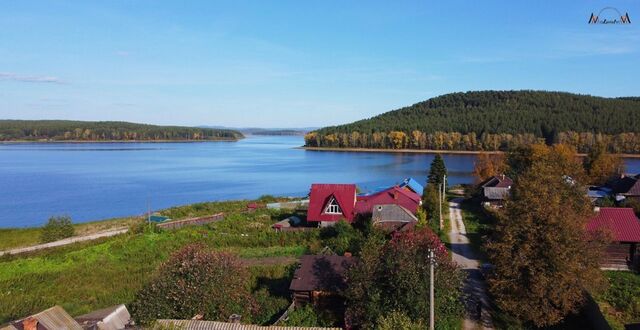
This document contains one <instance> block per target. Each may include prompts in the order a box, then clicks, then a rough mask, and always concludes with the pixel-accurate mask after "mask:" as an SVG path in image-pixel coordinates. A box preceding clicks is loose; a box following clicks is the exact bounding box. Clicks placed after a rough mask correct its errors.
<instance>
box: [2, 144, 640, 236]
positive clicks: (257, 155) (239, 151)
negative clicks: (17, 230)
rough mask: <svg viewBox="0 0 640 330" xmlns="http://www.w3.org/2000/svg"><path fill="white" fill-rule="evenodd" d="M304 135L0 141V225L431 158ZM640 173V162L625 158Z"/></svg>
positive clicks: (370, 184)
mask: <svg viewBox="0 0 640 330" xmlns="http://www.w3.org/2000/svg"><path fill="white" fill-rule="evenodd" d="M302 143H303V140H302V138H301V137H249V138H246V139H244V140H241V141H239V142H235V143H234V142H212V143H131V144H129V143H126V144H123V143H120V144H119V143H90V144H4V145H2V144H0V227H24V226H34V225H41V224H42V223H44V222H45V221H46V219H47V218H48V217H49V216H52V215H63V214H67V215H70V216H71V217H72V218H73V220H74V221H75V222H84V221H91V220H98V219H105V218H112V217H120V216H127V215H138V214H142V213H144V212H146V210H147V207H148V205H149V204H150V205H151V208H152V209H155V210H157V209H162V208H167V207H170V206H175V205H181V204H189V203H194V202H200V201H211V200H226V199H244V198H256V197H259V196H260V195H264V194H272V195H280V196H304V195H306V194H307V193H308V191H309V186H310V185H311V183H314V182H326V183H356V184H358V186H359V187H360V188H361V189H362V190H364V191H366V190H373V189H376V188H378V187H381V186H385V185H390V184H394V183H397V182H398V181H400V180H401V179H402V178H404V177H408V176H412V177H414V178H416V179H419V180H420V181H421V182H423V181H425V180H426V171H427V168H428V166H429V163H430V162H431V160H432V159H433V155H426V154H385V153H351V152H317V151H316V152H314V151H304V150H299V149H294V147H297V146H300V145H302ZM444 159H445V162H446V164H447V168H448V170H449V178H450V180H449V182H450V183H451V184H456V183H467V182H471V181H472V177H471V175H470V172H471V170H472V168H473V160H474V156H471V155H445V156H444ZM627 170H628V171H629V172H640V160H635V159H634V160H628V161H627Z"/></svg>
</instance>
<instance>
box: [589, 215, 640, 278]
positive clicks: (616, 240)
mask: <svg viewBox="0 0 640 330" xmlns="http://www.w3.org/2000/svg"><path fill="white" fill-rule="evenodd" d="M596 212H597V213H596V215H595V216H594V217H593V218H591V219H590V220H589V222H588V223H587V226H586V228H587V230H588V231H590V232H594V231H604V232H605V233H607V234H609V235H610V238H611V240H612V241H611V243H610V244H609V246H608V247H607V250H606V254H605V256H604V260H603V261H602V267H603V268H607V269H638V264H639V261H640V249H639V247H640V219H638V217H636V215H635V213H634V212H633V209H632V208H615V207H602V208H596Z"/></svg>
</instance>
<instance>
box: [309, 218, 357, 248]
mask: <svg viewBox="0 0 640 330" xmlns="http://www.w3.org/2000/svg"><path fill="white" fill-rule="evenodd" d="M320 239H322V243H323V244H324V245H325V246H328V247H329V248H331V250H332V251H333V252H335V253H337V254H340V255H342V254H344V253H345V252H352V253H358V252H359V251H360V245H361V244H362V241H363V235H362V233H361V232H360V231H358V230H357V229H355V228H353V226H351V225H350V224H349V223H347V222H346V221H344V220H340V221H338V223H336V224H335V225H333V226H329V227H324V228H322V229H321V230H320Z"/></svg>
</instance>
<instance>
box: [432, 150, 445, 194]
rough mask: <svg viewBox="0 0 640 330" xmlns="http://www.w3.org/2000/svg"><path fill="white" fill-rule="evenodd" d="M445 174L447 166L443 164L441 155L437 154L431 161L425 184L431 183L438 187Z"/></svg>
mask: <svg viewBox="0 0 640 330" xmlns="http://www.w3.org/2000/svg"><path fill="white" fill-rule="evenodd" d="M445 175H447V167H446V166H445V165H444V160H443V159H442V156H440V155H439V154H438V155H436V156H435V157H434V158H433V161H432V162H431V168H430V169H429V178H428V180H427V185H430V184H433V185H435V186H436V187H438V186H439V185H440V184H441V183H442V181H443V180H444V176H445Z"/></svg>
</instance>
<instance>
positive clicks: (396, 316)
mask: <svg viewBox="0 0 640 330" xmlns="http://www.w3.org/2000/svg"><path fill="white" fill-rule="evenodd" d="M425 328H426V326H425V325H424V323H422V321H417V322H414V321H412V320H411V319H410V318H409V317H408V316H407V315H406V314H404V313H402V312H398V311H393V312H391V313H389V314H388V315H382V316H380V317H379V318H378V324H377V326H376V329H378V330H422V329H425Z"/></svg>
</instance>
